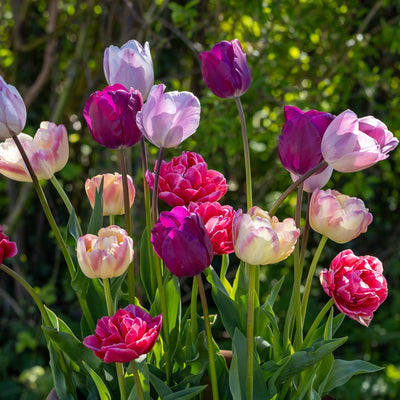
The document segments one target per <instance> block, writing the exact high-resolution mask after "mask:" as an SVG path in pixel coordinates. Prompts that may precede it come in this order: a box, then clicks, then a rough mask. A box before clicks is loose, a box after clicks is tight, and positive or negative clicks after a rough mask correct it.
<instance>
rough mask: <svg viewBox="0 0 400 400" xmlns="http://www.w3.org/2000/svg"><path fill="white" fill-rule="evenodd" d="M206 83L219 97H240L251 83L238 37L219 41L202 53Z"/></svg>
mask: <svg viewBox="0 0 400 400" xmlns="http://www.w3.org/2000/svg"><path fill="white" fill-rule="evenodd" d="M200 58H201V72H202V74H203V81H204V83H205V84H206V85H207V86H208V87H209V88H210V90H211V91H212V92H213V93H214V94H215V95H216V96H218V97H221V98H229V97H239V96H241V95H242V94H243V93H245V92H246V91H247V89H248V88H249V86H250V83H251V74H250V68H249V66H248V64H247V60H246V54H245V53H244V52H243V50H242V46H241V44H240V42H239V40H237V39H233V40H232V41H231V42H228V41H226V40H224V41H222V42H220V43H217V44H216V45H214V46H213V48H212V49H211V50H210V51H203V52H202V53H201V54H200Z"/></svg>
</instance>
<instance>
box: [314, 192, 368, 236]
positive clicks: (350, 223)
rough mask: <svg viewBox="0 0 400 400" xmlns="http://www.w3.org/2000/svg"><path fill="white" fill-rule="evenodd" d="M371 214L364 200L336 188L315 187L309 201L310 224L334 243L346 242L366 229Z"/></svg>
mask: <svg viewBox="0 0 400 400" xmlns="http://www.w3.org/2000/svg"><path fill="white" fill-rule="evenodd" d="M371 222H372V214H370V213H369V212H368V208H365V205H364V202H363V201H362V200H360V199H358V198H356V197H349V196H346V195H344V194H342V193H339V192H338V191H336V190H330V189H327V190H319V189H315V190H314V192H313V194H312V196H311V202H310V225H311V227H312V228H313V229H314V230H315V231H316V232H318V233H321V234H322V235H325V236H327V237H328V238H329V239H331V240H333V241H334V242H336V243H346V242H349V241H350V240H353V239H354V238H356V237H357V236H359V235H360V234H361V233H364V232H366V231H367V227H368V225H369V224H370V223H371Z"/></svg>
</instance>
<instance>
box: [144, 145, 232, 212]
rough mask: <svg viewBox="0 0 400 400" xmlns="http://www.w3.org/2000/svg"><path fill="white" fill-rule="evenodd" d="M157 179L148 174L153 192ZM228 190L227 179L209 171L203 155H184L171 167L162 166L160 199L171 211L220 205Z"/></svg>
mask: <svg viewBox="0 0 400 400" xmlns="http://www.w3.org/2000/svg"><path fill="white" fill-rule="evenodd" d="M155 169H156V166H154V170H155ZM154 175H155V174H154V173H150V172H148V171H147V172H146V180H147V183H148V185H149V187H150V189H151V190H153V186H154ZM227 190H228V185H227V184H226V180H225V177H224V176H223V175H222V174H221V173H220V172H217V171H214V170H211V169H208V166H207V164H206V162H205V161H204V159H203V157H202V156H201V155H200V154H196V153H192V152H190V151H186V152H185V151H183V152H182V154H181V155H180V156H179V157H174V158H173V159H172V160H171V161H170V162H169V163H166V162H165V161H162V162H161V170H160V180H159V183H158V197H159V198H160V199H161V200H163V201H165V202H166V203H167V204H169V205H170V206H172V207H175V206H184V205H188V204H189V203H190V202H194V203H204V202H207V201H209V202H211V201H218V200H219V199H220V198H221V197H222V196H223V195H224V194H225V193H226V191H227Z"/></svg>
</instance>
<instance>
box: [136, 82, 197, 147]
mask: <svg viewBox="0 0 400 400" xmlns="http://www.w3.org/2000/svg"><path fill="white" fill-rule="evenodd" d="M164 90H165V85H163V84H160V85H156V86H153V87H152V88H151V90H150V94H149V97H148V98H147V101H146V103H145V104H144V105H143V108H142V109H141V111H139V112H138V114H137V117H136V122H137V125H138V127H139V129H140V130H141V132H142V133H143V136H144V137H145V138H146V139H147V140H148V141H149V142H150V143H152V144H154V146H157V147H164V148H171V147H177V146H178V145H179V144H181V143H182V142H183V141H184V140H185V139H187V138H188V137H189V136H191V135H193V133H195V132H196V129H197V128H198V126H199V122H200V102H199V99H198V98H197V97H196V96H195V95H194V94H193V93H190V92H177V91H174V92H167V93H164Z"/></svg>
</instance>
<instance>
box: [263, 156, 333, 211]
mask: <svg viewBox="0 0 400 400" xmlns="http://www.w3.org/2000/svg"><path fill="white" fill-rule="evenodd" d="M327 165H328V164H327V162H326V161H325V160H324V161H321V162H320V163H319V164H318V165H316V166H315V167H314V168H312V169H310V170H309V171H308V172H306V173H305V174H304V175H302V176H300V177H299V179H297V181H295V182H293V183H292V184H291V185H290V186H289V187H288V188H287V189H286V190H285V191H284V192H283V193H282V194H281V195H280V196H279V198H278V199H277V200H276V201H275V203H274V204H273V206H272V207H271V208H270V210H269V215H270V216H271V217H272V216H273V215H274V214H275V213H276V210H277V209H278V208H279V206H280V205H281V204H282V203H283V201H284V200H285V199H286V197H288V196H289V194H290V193H292V192H293V191H294V190H295V189H296V188H297V187H298V186H299V185H300V184H301V183H303V182H304V181H305V180H306V179H307V178H309V177H310V176H311V175H313V174H315V173H316V172H318V171H319V170H321V169H322V168H324V167H326V166H327Z"/></svg>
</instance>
